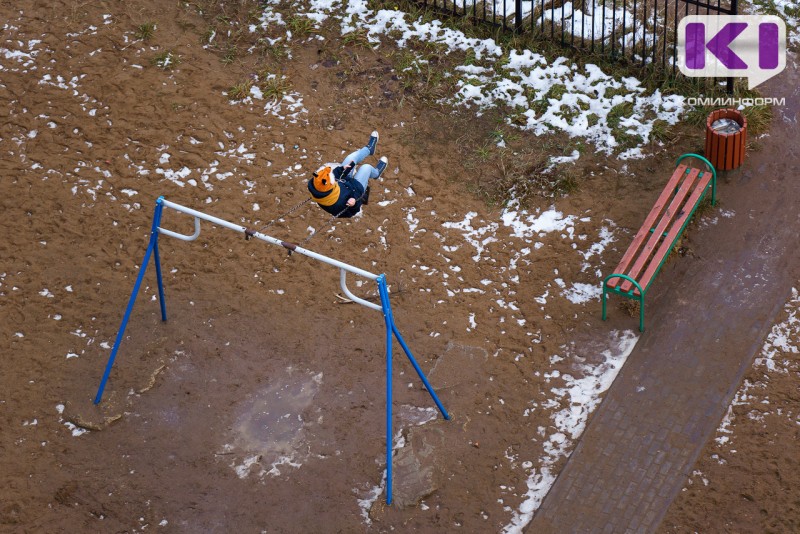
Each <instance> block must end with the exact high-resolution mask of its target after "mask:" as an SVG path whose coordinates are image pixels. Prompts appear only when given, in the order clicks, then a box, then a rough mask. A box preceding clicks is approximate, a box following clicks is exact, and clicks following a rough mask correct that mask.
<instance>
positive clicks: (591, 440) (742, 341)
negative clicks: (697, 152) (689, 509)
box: [527, 70, 800, 534]
mask: <svg viewBox="0 0 800 534" xmlns="http://www.w3.org/2000/svg"><path fill="white" fill-rule="evenodd" d="M772 81H773V82H776V80H772ZM790 88H792V89H794V91H795V92H794V94H787V93H789V91H790ZM765 94H768V95H784V94H786V97H787V102H786V108H784V110H783V116H782V117H778V120H777V121H776V122H777V124H776V125H775V127H774V128H773V130H772V132H771V134H770V137H769V138H766V139H764V140H762V141H761V142H760V144H761V145H762V147H763V148H762V149H761V150H760V151H759V152H752V153H750V154H748V159H747V160H746V161H745V165H744V167H743V168H742V169H741V170H739V171H737V172H734V173H730V176H729V177H728V178H727V180H726V179H725V178H723V179H722V180H721V181H720V187H719V191H720V197H721V198H722V206H721V209H724V210H726V211H734V212H735V216H734V217H732V218H724V217H719V222H718V223H717V224H716V225H714V226H710V227H707V228H705V229H703V230H702V231H695V232H693V233H692V242H693V245H694V253H695V255H696V256H695V257H694V258H685V259H682V260H681V261H680V262H676V263H675V264H674V265H675V266H674V267H672V268H668V269H666V270H665V271H664V272H662V273H661V275H660V279H659V280H657V281H656V283H655V285H654V290H656V292H655V293H651V295H648V297H651V296H653V297H655V298H652V299H649V301H648V307H647V311H648V316H647V323H646V324H647V326H648V328H649V330H648V331H647V332H646V333H645V334H644V335H643V336H642V337H641V339H640V340H639V343H638V345H637V346H636V348H635V349H634V351H633V353H632V354H631V355H630V356H629V358H628V361H627V362H626V364H625V366H624V367H623V369H622V371H621V372H620V374H619V376H618V377H617V379H616V380H615V382H614V384H613V385H612V387H611V388H610V389H609V391H608V393H607V395H606V398H605V399H604V401H603V403H602V404H601V405H600V407H599V408H598V409H597V411H596V412H595V414H594V416H593V417H592V419H591V420H590V422H589V425H588V427H587V429H586V431H585V433H584V435H583V436H582V438H581V440H580V442H579V443H578V445H577V447H576V449H575V451H574V452H573V454H572V456H571V457H570V459H569V461H568V462H567V465H566V467H565V468H564V469H563V471H562V472H561V474H560V475H559V477H558V479H557V480H556V482H555V484H554V485H553V487H552V488H551V490H550V492H549V493H548V495H547V496H546V498H545V500H544V502H543V503H542V505H541V507H540V508H539V510H538V511H537V513H536V515H535V516H534V519H533V521H532V522H531V524H530V525H529V528H528V529H527V531H528V532H532V533H534V532H535V533H537V534H538V533H547V532H554V533H559V534H562V533H580V532H592V533H595V532H607V533H626V532H636V533H638V532H654V531H655V530H656V529H657V528H658V526H659V524H660V523H661V520H662V518H663V517H664V514H665V513H666V511H667V509H668V508H669V506H670V504H671V503H672V501H673V499H674V498H675V497H676V495H677V494H678V492H679V491H680V490H681V488H682V487H683V485H684V484H685V483H686V479H687V476H688V475H689V473H690V471H691V469H692V467H693V466H694V463H695V461H696V460H697V458H698V456H699V454H700V453H701V451H702V450H703V447H704V446H705V444H706V442H707V441H708V440H709V439H710V438H711V437H712V436H713V432H714V431H715V430H716V428H717V426H718V425H719V423H720V421H721V419H722V417H723V416H724V414H725V411H726V410H727V408H728V405H729V404H730V402H731V399H732V398H733V395H734V394H735V392H736V390H737V389H738V387H739V384H740V382H741V379H742V376H743V374H744V372H745V371H746V370H747V369H748V368H749V367H750V365H751V364H752V361H753V357H754V355H755V354H756V351H758V350H759V349H760V347H761V344H762V343H763V339H764V336H765V335H766V333H767V331H768V329H769V328H770V327H771V325H772V324H773V321H774V319H775V316H776V315H777V313H778V311H779V310H780V309H781V307H782V306H783V304H784V303H785V301H786V300H787V298H788V296H789V294H790V291H791V287H792V284H793V283H794V282H795V281H796V280H797V279H798V278H797V276H798V274H800V254H797V250H798V245H800V239H799V238H798V230H799V229H800V141H798V134H797V131H798V124H797V122H795V123H789V122H787V120H790V119H794V120H800V116H799V115H798V112H800V74H798V72H797V70H794V71H792V72H784V73H783V74H782V75H781V76H779V77H778V80H777V82H776V83H772V84H771V86H770V87H769V89H767V90H766V91H765ZM612 306H613V304H612ZM614 310H615V308H614V307H612V308H610V310H609V311H610V315H620V314H619V312H618V311H617V312H615V311H614ZM597 313H598V315H599V314H600V306H599V304H598V309H597ZM628 323H629V326H630V327H633V326H634V320H633V319H628Z"/></svg>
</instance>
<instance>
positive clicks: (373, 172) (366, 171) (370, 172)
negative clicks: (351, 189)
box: [356, 163, 378, 191]
mask: <svg viewBox="0 0 800 534" xmlns="http://www.w3.org/2000/svg"><path fill="white" fill-rule="evenodd" d="M377 177H378V170H377V169H376V168H375V167H373V166H372V165H370V164H368V163H365V164H364V165H362V166H361V167H359V168H358V172H356V181H357V182H358V183H360V184H361V185H362V186H364V190H365V191H366V189H367V185H368V184H369V179H370V178H377Z"/></svg>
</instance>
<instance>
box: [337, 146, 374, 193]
mask: <svg viewBox="0 0 800 534" xmlns="http://www.w3.org/2000/svg"><path fill="white" fill-rule="evenodd" d="M367 156H369V148H367V147H364V148H359V149H358V150H356V151H355V152H353V153H352V154H349V155H348V156H347V157H346V158H344V161H342V167H347V166H348V165H350V163H352V162H355V164H356V165H358V164H360V163H361V162H362V161H364V159H365V158H366V157H367ZM377 177H378V169H376V168H375V167H373V166H372V165H370V164H368V163H365V164H364V165H361V166H360V167H357V169H356V175H355V179H356V180H357V181H358V183H360V184H361V185H362V186H364V190H365V191H366V189H367V183H368V182H369V179H370V178H377Z"/></svg>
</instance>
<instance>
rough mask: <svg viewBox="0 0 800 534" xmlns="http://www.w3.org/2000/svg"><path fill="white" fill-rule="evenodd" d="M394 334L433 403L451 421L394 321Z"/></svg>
mask: <svg viewBox="0 0 800 534" xmlns="http://www.w3.org/2000/svg"><path fill="white" fill-rule="evenodd" d="M392 332H394V335H395V337H396V338H397V341H398V342H399V343H400V346H401V347H403V350H404V351H405V353H406V356H408V359H409V360H410V361H411V365H413V366H414V370H415V371H417V374H418V375H419V378H420V380H422V383H423V384H425V389H427V390H428V393H430V394H431V397H432V398H433V402H435V403H436V407H437V408H439V411H440V412H441V413H442V417H444V418H445V419H447V420H449V419H450V414H448V413H447V410H445V409H444V405H442V402H441V401H440V400H439V397H438V396H436V392H435V391H434V390H433V387H431V384H430V383H429V382H428V379H427V378H426V377H425V373H423V372H422V369H420V367H419V364H418V363H417V360H416V359H414V356H413V355H412V354H411V350H409V348H408V345H406V342H405V341H404V340H403V336H401V335H400V332H399V331H398V330H397V326H396V325H395V324H394V321H392Z"/></svg>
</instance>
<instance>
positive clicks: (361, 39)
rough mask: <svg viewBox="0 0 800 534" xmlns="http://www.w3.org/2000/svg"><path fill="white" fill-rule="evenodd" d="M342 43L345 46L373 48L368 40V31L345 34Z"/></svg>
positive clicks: (359, 30) (360, 30)
mask: <svg viewBox="0 0 800 534" xmlns="http://www.w3.org/2000/svg"><path fill="white" fill-rule="evenodd" d="M342 42H343V43H344V44H345V46H357V47H360V48H372V43H370V42H369V39H368V38H367V31H366V30H362V29H358V30H355V31H352V32H350V33H348V34H345V35H344V37H342Z"/></svg>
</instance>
